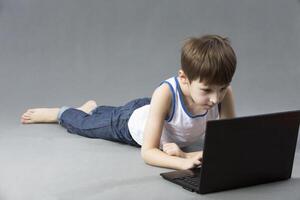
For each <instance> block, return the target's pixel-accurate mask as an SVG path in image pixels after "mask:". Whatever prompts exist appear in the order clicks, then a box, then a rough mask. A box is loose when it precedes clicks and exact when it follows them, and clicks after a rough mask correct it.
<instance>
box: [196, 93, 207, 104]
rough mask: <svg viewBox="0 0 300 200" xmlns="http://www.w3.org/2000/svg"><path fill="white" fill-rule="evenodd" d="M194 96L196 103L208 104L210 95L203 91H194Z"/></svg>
mask: <svg viewBox="0 0 300 200" xmlns="http://www.w3.org/2000/svg"><path fill="white" fill-rule="evenodd" d="M192 97H193V100H194V102H195V103H196V104H206V103H207V102H208V101H209V97H208V96H207V95H204V94H201V92H197V93H194V95H193V96H192Z"/></svg>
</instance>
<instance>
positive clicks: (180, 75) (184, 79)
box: [178, 69, 189, 84]
mask: <svg viewBox="0 0 300 200" xmlns="http://www.w3.org/2000/svg"><path fill="white" fill-rule="evenodd" d="M178 78H179V79H180V82H181V83H183V84H188V83H189V79H188V78H187V76H186V75H185V73H184V71H183V70H182V69H180V70H179V71H178Z"/></svg>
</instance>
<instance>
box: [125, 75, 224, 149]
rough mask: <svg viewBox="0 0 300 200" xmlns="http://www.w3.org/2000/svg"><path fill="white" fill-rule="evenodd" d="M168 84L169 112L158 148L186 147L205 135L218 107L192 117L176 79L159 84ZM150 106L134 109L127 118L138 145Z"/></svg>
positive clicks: (141, 140) (216, 115)
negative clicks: (170, 144) (168, 146)
mask: <svg viewBox="0 0 300 200" xmlns="http://www.w3.org/2000/svg"><path fill="white" fill-rule="evenodd" d="M164 83H166V84H168V85H169V89H170V91H171V93H172V105H171V111H170V113H169V115H168V117H167V118H166V119H165V121H164V127H163V130H162V135H161V139H160V148H162V146H163V144H165V143H176V144H177V145H178V146H179V147H186V146H188V145H191V144H193V143H195V142H196V141H198V140H199V139H200V138H201V137H203V136H204V135H205V130H206V122H207V121H208V120H214V119H218V118H219V111H218V105H215V106H213V107H212V108H211V109H210V110H208V111H206V112H205V113H204V114H201V115H193V114H191V113H190V112H189V111H188V109H187V108H186V106H185V104H184V100H183V93H182V91H181V88H180V85H179V82H178V77H172V78H169V79H167V80H165V81H163V82H162V83H161V84H164ZM149 108H150V105H145V106H142V107H140V108H138V109H136V110H135V111H134V112H133V113H132V115H131V116H130V118H129V121H128V128H129V132H130V134H131V136H132V138H133V139H134V140H135V141H136V142H137V143H138V144H140V145H142V143H143V134H144V128H145V125H146V120H147V117H148V113H149Z"/></svg>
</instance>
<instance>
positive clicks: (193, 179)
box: [175, 176, 199, 187]
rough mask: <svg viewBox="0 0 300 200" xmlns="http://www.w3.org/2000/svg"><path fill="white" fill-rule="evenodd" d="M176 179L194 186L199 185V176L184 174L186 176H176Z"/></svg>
mask: <svg viewBox="0 0 300 200" xmlns="http://www.w3.org/2000/svg"><path fill="white" fill-rule="evenodd" d="M175 181H177V182H179V183H184V184H188V185H192V186H194V187H199V177H198V176H184V177H180V178H176V179H175Z"/></svg>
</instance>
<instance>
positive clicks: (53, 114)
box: [21, 100, 97, 124]
mask: <svg viewBox="0 0 300 200" xmlns="http://www.w3.org/2000/svg"><path fill="white" fill-rule="evenodd" d="M96 107H97V103H96V101H94V100H90V101H87V102H85V103H84V104H83V105H82V106H80V107H78V108H77V109H78V110H81V111H83V112H85V113H89V112H91V111H92V110H93V109H95V108H96ZM58 113H59V108H34V109H29V110H27V111H26V112H25V113H24V114H23V115H22V116H21V123H23V124H34V123H57V122H58V121H57V116H58Z"/></svg>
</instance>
